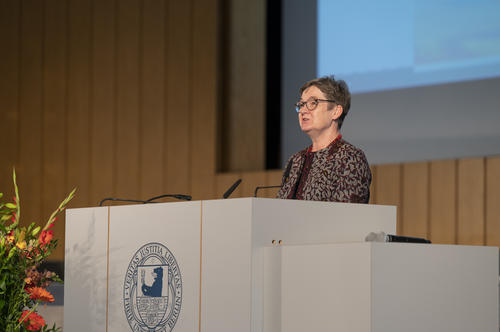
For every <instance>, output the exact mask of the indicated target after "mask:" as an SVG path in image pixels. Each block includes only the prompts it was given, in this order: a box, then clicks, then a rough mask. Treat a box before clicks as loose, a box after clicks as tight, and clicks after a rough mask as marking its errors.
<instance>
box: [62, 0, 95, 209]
mask: <svg viewBox="0 0 500 332" xmlns="http://www.w3.org/2000/svg"><path fill="white" fill-rule="evenodd" d="M68 6H69V8H68V15H69V17H68V23H69V26H68V29H69V31H68V33H69V35H68V43H69V45H68V57H69V58H68V66H69V68H68V106H67V107H68V111H67V112H68V113H67V114H68V116H67V121H66V130H67V133H68V134H67V135H68V137H67V142H68V146H67V156H68V160H67V173H66V174H67V183H68V186H69V187H75V186H76V187H77V188H78V195H77V196H76V197H75V199H74V201H73V202H72V204H73V205H74V206H89V205H90V188H89V182H90V167H89V166H90V162H89V160H90V135H89V130H90V125H91V124H90V114H91V113H90V107H89V106H90V69H91V63H90V54H91V53H90V45H91V28H90V22H91V15H92V12H91V5H90V2H89V1H86V0H71V1H68Z"/></svg>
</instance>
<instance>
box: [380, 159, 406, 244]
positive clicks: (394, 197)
mask: <svg viewBox="0 0 500 332" xmlns="http://www.w3.org/2000/svg"><path fill="white" fill-rule="evenodd" d="M401 172H402V171H401V165H399V164H388V165H380V166H377V183H376V184H375V197H376V204H381V205H396V206H397V208H398V212H397V218H398V221H397V233H398V234H402V232H403V231H404V229H403V224H402V213H401V211H402V208H403V206H402V203H403V200H402V191H401V175H402V174H401Z"/></svg>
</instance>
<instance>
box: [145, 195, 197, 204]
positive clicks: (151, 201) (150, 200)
mask: <svg viewBox="0 0 500 332" xmlns="http://www.w3.org/2000/svg"><path fill="white" fill-rule="evenodd" d="M165 197H172V198H177V199H179V200H181V201H190V200H191V199H192V197H191V196H189V195H183V194H164V195H160V196H155V197H152V198H150V199H148V200H147V201H146V202H147V203H153V201H156V200H157V199H160V198H165Z"/></svg>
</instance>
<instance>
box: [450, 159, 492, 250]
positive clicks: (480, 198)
mask: <svg viewBox="0 0 500 332" xmlns="http://www.w3.org/2000/svg"><path fill="white" fill-rule="evenodd" d="M484 179H485V174H484V159H483V158H475V159H462V160H459V161H458V188H457V189H458V226H457V227H458V229H457V231H458V235H457V240H458V244H470V245H482V244H484V237H485V234H484V228H485V215H484V206H485V205H484V204H485V197H484V194H485V190H484V189H485V188H484Z"/></svg>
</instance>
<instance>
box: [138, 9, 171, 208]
mask: <svg viewBox="0 0 500 332" xmlns="http://www.w3.org/2000/svg"><path fill="white" fill-rule="evenodd" d="M142 6H143V10H142V12H143V16H142V19H141V21H142V24H141V26H142V28H141V29H140V31H141V41H142V42H141V54H140V59H141V64H140V65H141V80H140V83H141V86H140V104H141V105H140V107H141V117H140V124H141V127H140V135H139V139H140V158H139V163H140V167H139V169H140V176H141V178H140V181H139V183H140V191H139V192H140V195H139V197H141V198H142V199H148V198H151V197H154V196H157V195H161V194H163V193H165V192H164V191H163V182H164V180H163V177H164V176H165V175H164V173H163V170H164V169H165V167H164V165H163V162H164V161H165V156H164V154H166V151H165V146H164V143H165V140H164V138H163V135H164V129H165V128H164V124H165V105H164V102H165V100H164V93H165V61H164V59H165V27H164V25H165V3H164V1H163V0H148V1H143V2H142Z"/></svg>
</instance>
